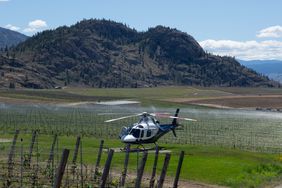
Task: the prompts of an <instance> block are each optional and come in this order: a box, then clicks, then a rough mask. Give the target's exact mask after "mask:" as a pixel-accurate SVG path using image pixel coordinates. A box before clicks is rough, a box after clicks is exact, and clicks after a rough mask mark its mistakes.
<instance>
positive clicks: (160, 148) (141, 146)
mask: <svg viewBox="0 0 282 188" xmlns="http://www.w3.org/2000/svg"><path fill="white" fill-rule="evenodd" d="M155 145H156V144H155ZM157 148H158V149H159V151H160V150H165V149H166V148H165V147H160V146H158V145H156V146H155V147H151V148H145V147H144V145H142V144H139V145H138V146H137V147H136V148H129V150H128V149H127V147H126V146H125V147H124V148H123V150H122V151H123V152H126V151H127V150H128V151H129V152H144V151H156V149H157Z"/></svg>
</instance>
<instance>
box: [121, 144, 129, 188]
mask: <svg viewBox="0 0 282 188" xmlns="http://www.w3.org/2000/svg"><path fill="white" fill-rule="evenodd" d="M129 152H130V144H127V145H126V153H125V159H124V167H123V171H122V176H121V183H120V185H121V186H122V187H123V186H124V184H125V178H126V174H127V166H128V161H129Z"/></svg>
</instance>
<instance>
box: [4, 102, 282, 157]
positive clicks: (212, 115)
mask: <svg viewBox="0 0 282 188" xmlns="http://www.w3.org/2000/svg"><path fill="white" fill-rule="evenodd" d="M158 110H159V111H161V112H170V113H173V112H174V111H175V109H158ZM143 111H148V112H152V109H151V108H141V107H137V108H136V107H121V106H119V107H118V106H116V107H113V106H99V105H96V106H82V107H80V108H73V107H59V106H48V105H41V106H39V105H36V106H14V105H10V106H2V108H1V109H0V132H1V133H2V134H4V135H5V134H7V133H13V132H14V131H15V130H20V131H21V132H23V133H30V132H31V131H32V130H38V131H39V132H40V133H41V134H47V135H52V134H54V133H56V134H58V135H73V136H76V135H77V134H80V135H82V136H90V137H95V138H104V139H117V138H118V135H119V132H120V130H121V128H122V127H123V126H129V125H131V124H132V123H134V122H136V121H138V117H133V118H129V119H125V120H121V121H118V122H113V123H105V122H104V121H105V120H108V119H113V118H117V117H120V116H124V115H128V114H132V113H140V112H143ZM180 115H181V116H182V117H190V118H194V119H197V120H198V121H197V122H181V124H182V126H181V128H180V129H181V130H180V131H177V138H174V137H173V135H172V134H168V135H166V136H165V137H163V138H162V139H160V140H159V142H160V143H171V142H172V143H180V144H192V145H213V146H224V147H231V148H238V149H242V150H250V151H261V152H269V153H280V152H281V151H282V140H281V137H282V123H281V120H282V114H281V113H279V112H256V111H247V110H241V111H237V110H209V109H189V108H186V109H185V108H182V109H181V111H180ZM160 121H161V122H162V123H166V122H168V121H170V120H167V119H160Z"/></svg>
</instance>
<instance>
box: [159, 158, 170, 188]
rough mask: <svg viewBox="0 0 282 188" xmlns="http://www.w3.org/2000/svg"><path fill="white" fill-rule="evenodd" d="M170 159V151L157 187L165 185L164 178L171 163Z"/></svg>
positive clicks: (160, 187)
mask: <svg viewBox="0 0 282 188" xmlns="http://www.w3.org/2000/svg"><path fill="white" fill-rule="evenodd" d="M169 160H170V153H167V154H166V155H165V160H164V165H163V169H162V172H161V176H160V179H159V182H158V186H157V188H162V187H163V183H164V180H165V175H166V171H167V167H168V164H169Z"/></svg>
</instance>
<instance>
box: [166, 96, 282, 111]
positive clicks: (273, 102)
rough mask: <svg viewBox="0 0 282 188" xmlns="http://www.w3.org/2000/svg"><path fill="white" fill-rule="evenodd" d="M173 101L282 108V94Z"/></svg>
mask: <svg viewBox="0 0 282 188" xmlns="http://www.w3.org/2000/svg"><path fill="white" fill-rule="evenodd" d="M170 101H171V102H179V103H185V104H196V105H203V106H209V107H215V108H276V109H282V95H236V96H221V97H211V98H204V99H199V98H186V99H185V98H179V99H171V100H170Z"/></svg>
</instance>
